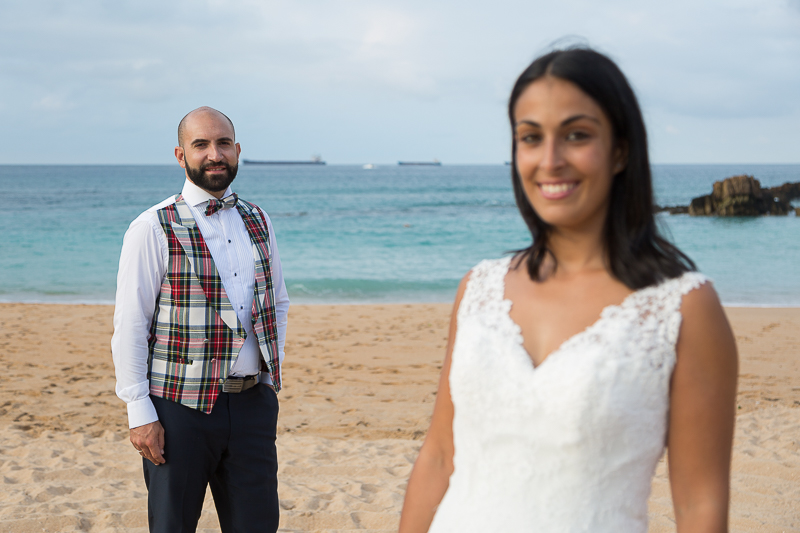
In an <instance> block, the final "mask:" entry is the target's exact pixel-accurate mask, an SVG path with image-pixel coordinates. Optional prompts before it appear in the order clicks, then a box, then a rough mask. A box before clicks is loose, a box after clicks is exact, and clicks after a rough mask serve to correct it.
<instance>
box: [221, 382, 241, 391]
mask: <svg viewBox="0 0 800 533" xmlns="http://www.w3.org/2000/svg"><path fill="white" fill-rule="evenodd" d="M243 386H244V379H242V378H228V379H226V380H225V382H224V383H223V384H222V392H234V393H235V392H242V387H243Z"/></svg>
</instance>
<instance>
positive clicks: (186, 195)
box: [181, 179, 233, 207]
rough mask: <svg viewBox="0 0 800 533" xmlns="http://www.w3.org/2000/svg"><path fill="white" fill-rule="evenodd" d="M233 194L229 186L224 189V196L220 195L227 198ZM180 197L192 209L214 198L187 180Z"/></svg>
mask: <svg viewBox="0 0 800 533" xmlns="http://www.w3.org/2000/svg"><path fill="white" fill-rule="evenodd" d="M232 193H233V191H231V188H230V186H229V187H228V188H227V189H225V194H223V195H222V197H223V198H225V197H226V196H229V195H231V194H232ZM181 195H182V196H183V199H184V200H185V201H186V203H187V204H189V205H191V206H192V207H197V206H198V205H200V204H203V203H206V202H208V201H209V200H211V199H212V198H216V196H214V195H213V194H211V193H210V192H208V191H204V190H203V189H201V188H200V187H198V186H197V185H195V184H194V183H192V182H191V181H189V180H188V179H187V180H186V182H185V183H184V184H183V190H182V191H181Z"/></svg>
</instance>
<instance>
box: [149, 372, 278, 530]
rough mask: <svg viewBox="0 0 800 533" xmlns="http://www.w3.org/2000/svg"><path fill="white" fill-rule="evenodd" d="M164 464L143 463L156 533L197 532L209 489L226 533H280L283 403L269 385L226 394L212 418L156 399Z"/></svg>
mask: <svg viewBox="0 0 800 533" xmlns="http://www.w3.org/2000/svg"><path fill="white" fill-rule="evenodd" d="M151 398H152V400H153V405H154V406H155V408H156V412H157V413H158V418H159V420H160V422H161V425H162V426H164V459H165V460H166V463H164V464H162V465H159V466H156V465H154V464H153V463H151V462H150V461H148V460H146V459H143V464H144V481H145V484H146V485H147V492H148V496H147V498H148V499H147V515H148V522H149V525H150V531H151V533H193V532H194V531H195V530H196V529H197V522H198V520H199V519H200V512H201V511H202V509H203V499H204V497H205V493H206V487H207V486H209V485H210V486H211V493H212V495H213V496H214V505H215V506H216V508H217V515H218V516H219V522H220V528H221V529H222V533H275V532H276V531H277V530H278V518H279V512H280V511H279V505H278V457H277V452H276V450H275V432H276V427H277V422H278V398H277V395H276V394H275V391H273V390H272V388H271V387H269V386H267V385H262V384H259V385H256V386H255V387H253V388H252V389H248V390H246V391H244V392H240V393H236V394H232V393H224V392H223V393H220V395H219V398H218V399H217V401H216V403H215V404H214V408H213V409H212V411H211V413H209V414H205V413H203V412H200V411H197V410H196V409H191V408H189V407H186V406H183V405H181V404H179V403H177V402H173V401H170V400H165V399H163V398H157V397H155V396H151Z"/></svg>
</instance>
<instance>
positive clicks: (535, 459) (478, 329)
mask: <svg viewBox="0 0 800 533" xmlns="http://www.w3.org/2000/svg"><path fill="white" fill-rule="evenodd" d="M509 262H510V258H505V259H500V260H489V261H483V262H481V263H480V264H479V265H477V266H476V267H475V268H474V269H473V270H472V273H471V275H470V280H469V282H468V284H467V288H466V291H465V293H464V296H463V298H462V301H461V305H460V307H459V309H458V331H457V333H456V338H455V343H454V346H453V354H452V362H451V368H450V392H451V396H452V399H453V405H454V407H455V416H454V419H453V439H454V444H455V456H454V464H455V471H454V472H453V475H452V476H451V478H450V486H449V488H448V490H447V493H446V494H445V496H444V498H443V500H442V502H441V504H440V506H439V509H438V510H437V513H436V516H435V518H434V521H433V524H432V525H431V529H430V531H431V532H435V533H442V532H454V533H455V532H458V533H464V532H470V531H474V532H487V531H503V532H507V533H511V532H518V531H519V532H522V531H525V532H534V531H535V532H559V533H561V532H578V531H587V532H588V531H591V532H609V533H610V532H614V533H617V532H620V531H625V532H642V533H644V532H646V531H647V498H648V496H649V493H650V482H651V478H652V475H653V472H654V471H655V467H656V464H657V462H658V460H659V458H660V457H661V454H662V453H663V450H664V444H665V438H666V431H667V414H668V408H669V382H670V376H671V374H672V369H673V367H674V365H675V343H676V341H677V338H678V332H679V329H680V323H681V315H680V305H681V298H682V296H683V295H684V294H686V293H687V292H689V291H691V290H693V289H694V288H696V287H698V286H700V285H701V284H703V283H704V282H705V281H706V278H705V277H704V276H702V275H701V274H698V273H686V274H684V275H683V276H681V277H679V278H675V279H671V280H667V281H665V282H663V283H661V284H659V285H656V286H651V287H646V288H644V289H641V290H638V291H636V292H634V293H632V294H631V295H630V296H628V297H627V298H626V299H625V300H624V301H623V302H622V303H621V304H620V305H611V306H608V307H606V308H605V309H603V311H602V313H601V315H600V318H599V319H598V320H597V322H595V323H594V324H592V325H591V326H589V327H588V328H587V329H585V330H584V331H582V332H581V333H578V334H577V335H575V336H573V337H571V338H569V339H568V340H567V341H566V342H564V343H563V344H562V345H561V346H560V347H559V348H558V349H557V350H556V351H555V352H553V353H551V354H550V355H549V356H548V357H547V358H546V359H545V360H544V361H543V362H542V363H541V364H540V365H538V366H536V367H534V366H533V363H532V361H531V359H530V357H529V356H528V354H527V352H526V351H525V349H524V347H523V345H522V334H521V331H520V328H519V326H518V325H517V324H516V323H515V322H514V321H513V320H512V319H511V317H510V316H509V314H508V313H509V311H510V309H511V302H510V301H509V300H506V299H504V289H505V275H506V273H507V271H508V266H509Z"/></svg>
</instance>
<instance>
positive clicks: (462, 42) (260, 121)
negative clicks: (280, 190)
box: [0, 0, 800, 164]
mask: <svg viewBox="0 0 800 533" xmlns="http://www.w3.org/2000/svg"><path fill="white" fill-rule="evenodd" d="M575 43H582V44H587V45H590V46H592V47H594V48H596V49H597V50H599V51H601V52H603V53H606V54H608V55H609V56H610V57H611V58H612V59H614V60H615V61H616V62H617V63H618V64H619V65H620V67H621V68H622V70H623V72H625V73H626V75H627V76H628V78H629V81H630V82H631V84H632V86H633V87H634V90H635V91H636V93H637V95H638V97H639V100H640V104H641V106H642V109H643V112H644V115H645V119H646V123H647V127H648V133H649V141H650V151H651V159H652V160H653V161H654V162H656V163H800V0H670V1H669V2H664V1H658V2H656V1H649V0H603V1H597V0H562V1H552V0H551V1H549V2H545V1H542V0H493V1H491V2H489V1H486V0H484V1H479V0H458V1H456V0H424V1H423V0H419V1H417V0H394V1H392V2H388V1H383V0H277V1H273V0H115V1H113V2H109V1H107V0H102V1H101V0H70V1H61V0H2V4H0V65H2V75H0V124H2V127H0V164H170V163H174V156H173V149H174V147H175V144H176V128H177V124H178V122H179V121H180V119H181V118H182V117H183V115H185V114H186V113H187V112H188V111H190V110H191V109H194V108H196V107H198V106H201V105H209V106H212V107H215V108H217V109H219V110H221V111H223V112H224V113H226V114H227V115H228V116H229V117H230V118H231V119H232V120H233V122H234V124H235V125H236V134H237V140H238V141H239V142H240V143H241V145H242V157H244V158H250V159H308V158H310V157H311V156H312V155H315V154H319V155H321V156H322V157H323V159H325V160H326V161H327V162H328V163H331V164H364V163H376V164H395V163H396V162H397V161H398V160H432V159H434V158H436V159H439V160H441V161H442V162H443V163H444V164H498V163H502V162H503V161H507V160H509V150H510V128H509V125H508V122H507V118H506V103H507V98H508V94H509V92H510V89H511V87H512V85H513V83H514V81H515V79H516V77H517V76H518V75H519V73H520V72H521V71H522V70H523V69H524V68H525V67H526V66H527V65H528V64H529V63H530V62H531V61H532V60H533V59H534V58H535V57H536V56H538V55H540V54H542V53H545V52H547V51H549V50H551V49H553V48H554V47H558V46H559V45H565V44H567V45H568V44H575Z"/></svg>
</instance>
